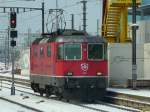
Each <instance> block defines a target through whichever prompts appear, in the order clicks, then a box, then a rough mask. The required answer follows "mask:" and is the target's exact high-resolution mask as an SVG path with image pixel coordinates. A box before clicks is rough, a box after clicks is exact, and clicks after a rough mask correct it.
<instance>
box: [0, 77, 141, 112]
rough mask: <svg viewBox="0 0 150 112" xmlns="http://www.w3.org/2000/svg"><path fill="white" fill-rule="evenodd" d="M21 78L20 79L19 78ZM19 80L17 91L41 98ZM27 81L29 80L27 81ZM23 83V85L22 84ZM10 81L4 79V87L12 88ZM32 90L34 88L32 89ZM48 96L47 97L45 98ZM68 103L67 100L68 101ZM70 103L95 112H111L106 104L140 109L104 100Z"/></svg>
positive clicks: (131, 111) (124, 109)
mask: <svg viewBox="0 0 150 112" xmlns="http://www.w3.org/2000/svg"><path fill="white" fill-rule="evenodd" d="M17 80H19V79H17ZM17 82H19V83H18V84H16V85H15V86H16V91H19V92H22V93H27V94H30V95H34V96H38V97H40V98H41V96H40V95H37V94H35V93H33V92H29V90H31V88H29V87H28V85H25V86H22V84H23V83H20V81H16V83H17ZM26 82H27V81H26ZM20 84H21V85H20ZM25 84H26V83H25ZM10 85H11V83H10V81H9V80H5V81H3V87H4V88H7V89H10ZM18 88H22V89H18ZM31 91H32V90H31ZM46 99H47V98H46V97H45V100H46ZM50 99H53V100H58V98H57V97H53V98H50ZM62 101H63V102H66V101H65V99H64V100H62ZM66 103H67V102H66ZM69 103H70V104H72V105H76V106H79V107H81V108H83V109H89V110H93V111H95V112H109V111H107V110H103V109H102V108H103V107H104V106H105V107H106V106H107V107H110V108H116V109H118V110H122V111H128V112H133V111H134V112H139V111H136V110H134V109H127V108H125V107H119V106H114V105H111V104H108V103H104V102H96V103H93V104H83V103H81V102H75V101H70V102H69Z"/></svg>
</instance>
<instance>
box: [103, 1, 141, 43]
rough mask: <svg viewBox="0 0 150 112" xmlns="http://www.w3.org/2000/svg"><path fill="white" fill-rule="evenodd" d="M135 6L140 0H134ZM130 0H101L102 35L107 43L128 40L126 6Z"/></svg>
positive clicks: (128, 5)
mask: <svg viewBox="0 0 150 112" xmlns="http://www.w3.org/2000/svg"><path fill="white" fill-rule="evenodd" d="M136 4H137V6H138V5H140V4H141V0H136ZM131 6H132V0H103V19H102V36H103V37H104V38H105V39H106V40H107V41H108V42H109V43H125V42H130V41H131V39H130V38H128V36H127V32H128V8H129V7H131Z"/></svg>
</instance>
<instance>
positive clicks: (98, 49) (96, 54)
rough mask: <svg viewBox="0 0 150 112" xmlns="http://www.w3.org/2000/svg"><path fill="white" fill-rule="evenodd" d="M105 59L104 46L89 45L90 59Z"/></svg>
mask: <svg viewBox="0 0 150 112" xmlns="http://www.w3.org/2000/svg"><path fill="white" fill-rule="evenodd" d="M103 58H104V47H103V44H88V59H89V60H91V59H95V60H100V59H103Z"/></svg>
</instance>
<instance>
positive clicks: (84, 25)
mask: <svg viewBox="0 0 150 112" xmlns="http://www.w3.org/2000/svg"><path fill="white" fill-rule="evenodd" d="M81 3H83V31H85V32H86V26H87V25H86V3H87V1H85V0H83V1H81Z"/></svg>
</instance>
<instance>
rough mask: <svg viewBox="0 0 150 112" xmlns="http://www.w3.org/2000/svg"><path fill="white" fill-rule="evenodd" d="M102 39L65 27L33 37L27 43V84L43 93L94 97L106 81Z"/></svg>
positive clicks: (104, 47)
mask: <svg viewBox="0 0 150 112" xmlns="http://www.w3.org/2000/svg"><path fill="white" fill-rule="evenodd" d="M106 49H107V43H106V42H105V40H103V38H100V37H93V36H89V35H88V34H86V33H84V32H81V31H75V30H66V31H63V32H57V36H56V35H55V33H52V34H48V35H45V37H44V38H38V39H36V40H35V41H34V42H33V43H32V46H31V50H30V51H31V53H30V54H31V55H30V60H31V61H30V62H31V70H30V71H31V75H30V78H31V87H32V89H33V90H34V91H35V92H39V93H40V94H41V95H43V93H46V95H47V96H49V95H51V94H56V95H58V96H60V97H64V96H67V97H68V95H70V93H71V96H73V97H74V96H75V95H76V96H79V97H82V98H87V97H88V98H92V99H94V98H97V97H101V95H102V94H103V93H104V92H105V89H106V87H107V82H108V72H107V71H108V67H107V66H108V65H107V64H108V63H107V56H106V55H107V50H106Z"/></svg>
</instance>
